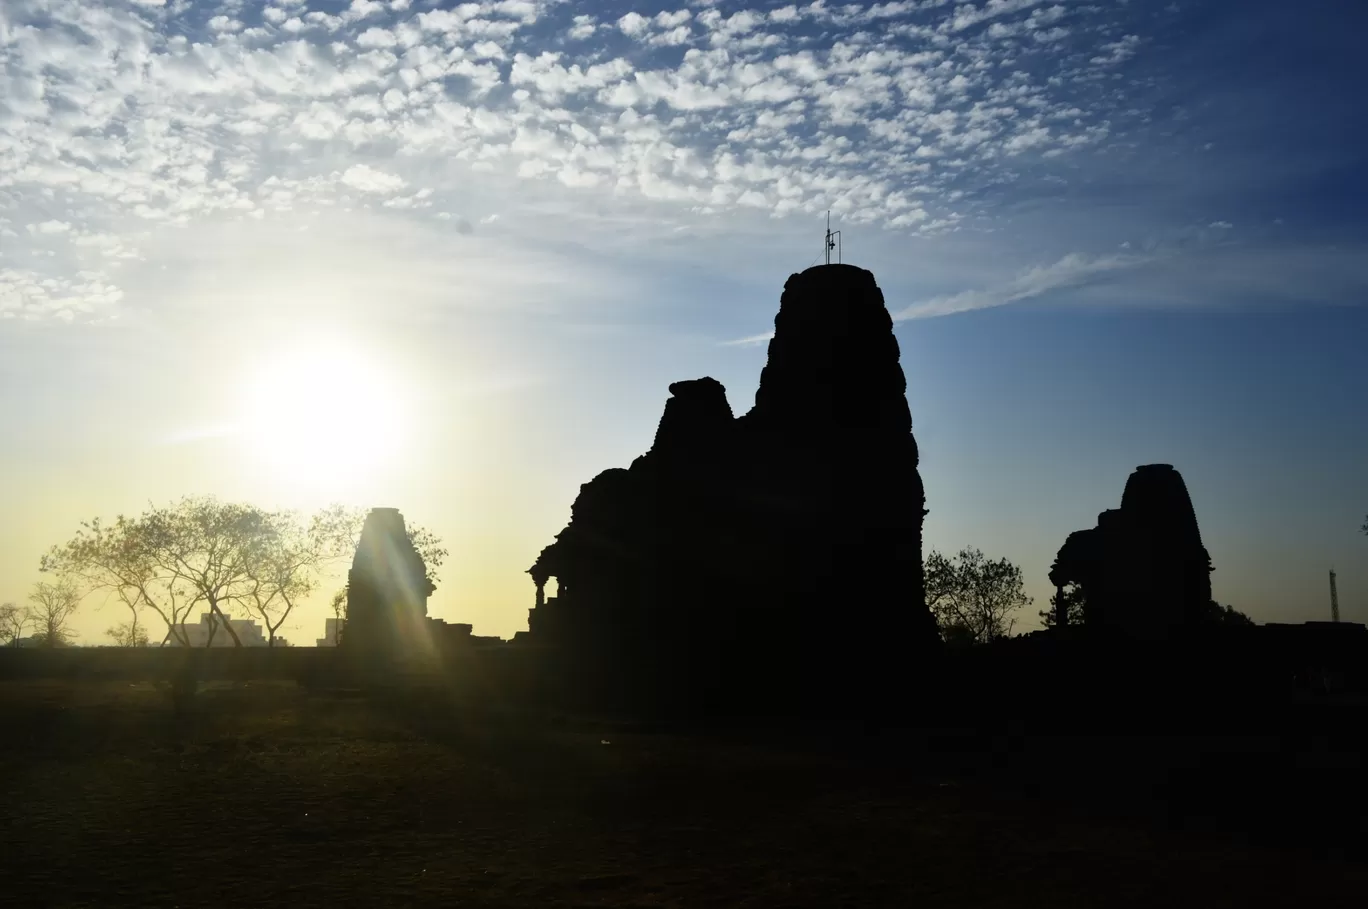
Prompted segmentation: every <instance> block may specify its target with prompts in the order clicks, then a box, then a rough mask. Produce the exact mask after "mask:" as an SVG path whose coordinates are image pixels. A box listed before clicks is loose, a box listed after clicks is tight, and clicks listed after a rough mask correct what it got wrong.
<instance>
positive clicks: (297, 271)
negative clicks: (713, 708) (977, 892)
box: [0, 0, 1368, 643]
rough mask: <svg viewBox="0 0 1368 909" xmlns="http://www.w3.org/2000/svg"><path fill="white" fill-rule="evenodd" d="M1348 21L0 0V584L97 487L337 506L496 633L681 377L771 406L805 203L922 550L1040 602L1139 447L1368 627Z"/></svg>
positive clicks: (1317, 609) (1360, 223)
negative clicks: (875, 323)
mask: <svg viewBox="0 0 1368 909" xmlns="http://www.w3.org/2000/svg"><path fill="white" fill-rule="evenodd" d="M1365 25H1368V11H1360V10H1358V9H1357V8H1356V5H1355V4H1345V3H1339V2H1329V0H1324V2H1320V0H1310V2H1303V3H1299V4H1296V5H1295V6H1290V5H1288V4H1285V3H1272V2H1262V0H1239V2H1233V0H1208V2H1195V0H1179V2H1176V3H1162V2H1140V0H1132V2H1129V3H1125V2H1111V0H1109V2H1094V3H1080V2H1062V0H1061V2H1050V0H1046V2H1033V0H983V2H968V3H949V2H939V0H916V2H898V0H893V2H885V3H878V4H873V5H867V4H829V3H811V4H797V5H795V4H785V3H780V2H771V3H762V2H750V3H725V2H694V3H687V4H680V3H674V2H671V3H668V4H665V5H657V6H648V5H640V4H635V3H621V4H610V3H604V4H595V5H592V6H591V5H587V4H572V3H568V2H541V0H494V2H468V3H460V4H453V3H448V2H423V0H389V2H378V0H346V2H327V0H268V2H265V3H262V2H257V0H253V2H247V0H243V2H236V0H230V2H224V3H211V2H202V3H193V2H188V0H121V2H109V3H101V2H97V0H5V2H4V3H3V4H0V423H3V425H4V428H5V432H4V436H3V438H4V445H3V446H0V476H2V477H3V482H0V514H3V515H4V521H3V522H2V523H0V600H15V601H20V602H22V600H23V598H24V596H25V595H26V594H27V592H28V590H29V589H30V588H31V585H32V584H33V582H34V581H36V580H38V579H39V578H40V576H39V574H38V572H37V567H38V559H39V557H40V556H41V554H42V553H43V552H44V551H45V550H46V549H47V548H48V547H49V546H50V545H52V544H54V543H59V542H62V541H64V540H65V539H67V538H69V537H70V536H71V535H72V534H73V533H74V532H75V531H76V530H77V529H78V528H79V525H80V522H81V521H83V520H87V519H90V518H93V517H96V516H103V517H105V518H106V519H108V518H111V517H113V516H114V515H116V514H118V513H130V514H131V513H137V512H139V511H141V510H142V509H143V508H145V507H146V506H147V504H148V503H156V504H165V503H169V502H171V501H174V500H175V499H177V498H179V497H181V496H183V495H191V494H194V495H199V494H210V495H216V496H219V497H221V498H226V499H239V500H244V501H250V502H253V503H257V504H261V505H264V506H270V507H285V508H299V509H312V508H316V507H319V506H322V505H324V504H327V503H329V502H335V501H336V502H344V503H349V504H354V505H359V506H363V507H372V506H393V507H398V508H400V509H401V510H402V511H403V513H404V514H405V516H406V517H407V518H408V520H409V521H410V522H414V523H417V524H420V525H422V526H424V527H427V528H429V529H431V530H433V531H435V532H436V533H437V534H439V535H440V536H441V537H442V538H443V539H444V540H445V542H446V544H447V546H448V548H449V550H450V551H451V555H450V557H449V558H448V561H447V564H446V565H445V566H444V567H443V569H442V571H441V573H440V580H439V588H438V591H437V593H436V594H435V595H434V597H433V599H432V601H431V604H430V605H431V612H432V614H434V615H436V616H439V617H441V618H445V619H447V620H448V621H457V622H471V623H473V624H474V625H475V630H476V633H479V634H496V635H501V636H504V637H508V636H511V635H512V634H513V633H514V632H516V631H518V630H521V629H523V628H525V627H526V616H527V609H528V608H529V607H530V606H531V605H532V601H533V593H534V591H533V586H532V583H531V580H530V579H529V578H528V576H527V575H526V574H525V573H524V572H525V571H526V569H527V567H528V566H530V565H531V563H532V561H533V560H534V559H535V557H536V555H537V553H538V552H539V551H540V549H541V547H542V546H544V545H545V544H547V543H549V542H550V541H551V540H552V538H553V537H554V534H555V533H557V532H558V531H559V530H560V529H561V528H562V527H563V526H564V524H565V522H566V521H567V519H568V517H569V509H570V505H571V503H572V502H573V500H574V497H575V495H576V493H577V491H578V488H579V485H580V484H581V483H584V482H587V481H588V480H589V479H590V478H592V477H593V476H594V475H595V474H596V473H598V472H599V471H601V470H603V469H606V468H609V467H625V466H627V465H628V464H630V462H631V460H632V459H633V458H634V457H636V456H637V455H639V454H641V453H642V452H644V451H645V450H646V449H647V448H649V446H650V444H651V439H652V437H653V435H654V431H655V426H656V422H657V420H658V419H659V416H660V413H661V410H662V409H663V406H664V402H665V399H666V398H667V397H668V391H667V386H668V385H669V383H670V382H672V381H677V380H680V379H688V378H698V377H701V376H705V375H709V376H713V377H714V378H716V379H718V380H719V381H721V382H722V383H723V384H724V385H725V386H726V387H727V390H728V397H729V399H730V402H731V405H732V408H733V410H734V411H736V412H738V413H742V412H744V411H746V410H747V409H749V407H750V406H751V404H752V403H753V400H754V393H755V388H756V385H757V382H758V379H759V374H760V370H761V368H762V367H763V365H764V361H765V343H764V342H765V340H766V338H767V336H768V332H769V331H770V330H771V329H772V327H773V317H774V313H775V312H776V311H777V308H778V300H779V294H780V291H781V289H782V287H783V284H784V281H785V279H786V278H787V277H788V275H789V274H791V273H793V272H796V271H801V270H802V269H804V268H806V267H808V266H810V265H813V264H816V263H818V262H820V261H821V257H822V246H821V243H822V238H823V229H824V219H825V216H826V212H827V211H828V210H829V211H830V212H831V218H832V224H833V227H834V228H838V229H840V231H841V237H842V250H841V253H842V256H843V259H844V261H846V262H849V263H853V264H857V265H860V266H862V267H865V268H868V269H870V270H871V271H873V272H874V274H875V276H876V278H877V280H878V281H879V283H880V286H881V287H882V289H883V292H884V295H885V298H886V301H887V304H888V308H889V311H890V312H891V313H892V314H893V316H894V319H895V332H896V334H897V337H898V341H899V344H900V346H901V350H902V365H903V369H904V371H905V373H906V374H907V379H908V399H909V402H910V405H911V409H912V415H913V422H914V431H915V433H916V436H917V439H918V442H919V445H920V449H921V458H922V460H921V468H920V469H921V472H922V476H923V479H924V481H925V484H926V488H927V507H928V509H929V510H930V513H929V514H928V515H927V519H926V526H925V541H926V549H927V550H928V551H929V550H931V549H938V550H940V551H942V552H947V553H952V552H955V551H958V550H959V549H960V548H962V547H965V546H977V547H978V548H980V549H982V550H983V551H984V552H985V553H986V554H988V555H989V556H992V557H1005V558H1008V559H1011V560H1012V561H1013V562H1015V563H1017V564H1018V565H1020V566H1021V567H1022V569H1023V571H1024V574H1025V579H1026V586H1027V592H1028V593H1029V594H1031V595H1033V596H1034V597H1035V600H1036V602H1035V604H1034V605H1033V606H1031V607H1029V608H1027V609H1026V610H1023V612H1022V614H1021V615H1020V617H1019V622H1018V626H1017V627H1018V630H1029V629H1030V628H1031V627H1034V626H1035V624H1036V622H1035V614H1036V612H1037V611H1038V610H1039V609H1041V608H1045V605H1046V602H1047V600H1048V597H1049V595H1050V592H1051V591H1050V588H1049V586H1048V581H1047V579H1046V575H1047V572H1048V570H1049V566H1050V562H1051V561H1052V559H1053V557H1054V554H1055V552H1056V550H1057V549H1058V547H1059V545H1060V544H1061V543H1062V542H1063V540H1064V538H1065V537H1066V536H1067V535H1068V533H1069V532H1071V531H1073V530H1078V529H1082V528H1086V527H1091V526H1093V524H1094V522H1095V521H1096V517H1097V514H1098V513H1099V512H1101V511H1102V510H1104V509H1106V508H1113V507H1116V506H1117V505H1118V504H1119V502H1120V497H1121V491H1122V488H1123V487H1124V484H1125V481H1126V478H1127V476H1128V475H1129V473H1130V472H1131V471H1132V470H1133V469H1134V468H1135V467H1136V466H1137V465H1140V464H1145V463H1155V462H1160V463H1171V464H1174V465H1175V466H1177V467H1178V469H1179V470H1180V471H1181V472H1182V474H1183V476H1184V477H1185V479H1186V481H1187V485H1188V488H1189V491H1190V493H1191V495H1192V499H1193V503H1194V506H1195V508H1196V511H1197V515H1198V520H1199V522H1200V525H1201V529H1202V534H1203V539H1204V541H1205V543H1206V545H1207V547H1208V549H1209V550H1210V552H1211V555H1212V559H1213V561H1214V564H1215V568H1216V571H1215V573H1214V575H1213V587H1214V593H1215V596H1216V598H1217V599H1218V600H1219V601H1220V602H1222V603H1229V604H1231V605H1234V606H1235V607H1236V608H1238V609H1241V610H1243V611H1244V612H1246V613H1248V614H1249V615H1250V616H1251V617H1253V618H1255V619H1256V620H1258V621H1304V620H1308V619H1321V618H1327V617H1328V614H1329V590H1328V579H1327V572H1328V570H1329V569H1330V568H1331V567H1333V568H1335V569H1336V570H1337V571H1338V574H1339V590H1340V600H1341V608H1342V612H1343V614H1344V617H1345V618H1346V619H1347V620H1357V621H1368V558H1366V556H1368V537H1365V536H1364V535H1363V534H1362V533H1360V532H1359V526H1360V525H1361V524H1362V523H1363V521H1364V515H1365V513H1368V470H1365V466H1366V465H1368V462H1366V461H1365V453H1368V425H1366V424H1365V421H1364V414H1365V413H1366V412H1368V380H1365V378H1364V374H1363V364H1364V357H1363V352H1364V347H1365V340H1368V307H1365V303H1368V217H1365V214H1364V212H1365V211H1368V173H1366V172H1365V168H1364V164H1365V157H1368V155H1366V154H1365V152H1366V151H1368V96H1365V95H1364V94H1363V93H1362V92H1361V91H1359V90H1358V87H1359V86H1361V85H1363V84H1368V61H1366V59H1365V58H1364V56H1363V55H1362V53H1361V50H1360V47H1359V43H1360V41H1361V36H1362V34H1363V32H1364V26H1365ZM324 615H325V609H324V608H323V606H322V604H321V603H319V604H313V605H310V606H309V607H306V608H305V609H303V610H301V611H300V612H299V613H298V614H297V616H295V617H292V619H291V620H290V621H289V622H288V623H287V624H286V627H285V629H284V633H285V634H286V635H287V636H288V637H290V638H291V639H293V640H295V641H296V642H298V643H311V642H312V641H313V639H314V638H316V637H319V636H321V635H322V626H323V621H322V620H323V617H324ZM122 618H123V617H122V616H121V615H119V613H118V610H117V609H116V608H115V607H114V606H112V605H101V604H100V603H99V602H97V601H91V602H89V603H87V604H86V605H84V606H83V607H82V611H81V613H80V615H79V617H78V619H77V622H76V628H77V630H78V631H79V632H80V633H81V636H82V639H83V640H85V641H86V642H89V643H95V642H98V641H99V640H100V638H101V634H102V632H103V630H104V629H105V628H107V627H109V626H110V625H112V624H114V623H115V622H117V621H120V620H122ZM833 622H834V624H836V625H839V626H841V627H842V628H843V630H846V631H848V632H849V633H854V634H861V633H869V634H872V633H877V628H876V627H872V626H871V623H870V620H869V618H868V616H867V615H866V614H864V613H862V612H861V611H860V610H859V608H858V606H857V605H856V604H833Z"/></svg>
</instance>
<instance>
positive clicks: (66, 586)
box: [28, 578, 81, 647]
mask: <svg viewBox="0 0 1368 909" xmlns="http://www.w3.org/2000/svg"><path fill="white" fill-rule="evenodd" d="M29 602H30V603H32V604H33V605H32V606H30V607H29V609H28V617H29V621H30V622H32V623H33V624H34V626H35V627H36V628H37V634H36V635H35V637H37V638H38V639H39V640H40V642H41V644H42V646H44V647H65V646H67V645H68V644H70V643H71V639H72V637H73V635H72V634H71V632H70V630H68V629H67V622H69V621H70V620H71V616H72V614H74V613H75V612H76V607H78V606H80V605H81V592H80V591H79V590H78V589H77V588H76V585H75V584H74V583H73V582H72V581H71V580H70V579H69V578H61V579H59V580H58V581H57V582H56V583H53V584H49V583H47V582H45V581H39V582H38V583H37V584H34V585H33V593H31V594H29Z"/></svg>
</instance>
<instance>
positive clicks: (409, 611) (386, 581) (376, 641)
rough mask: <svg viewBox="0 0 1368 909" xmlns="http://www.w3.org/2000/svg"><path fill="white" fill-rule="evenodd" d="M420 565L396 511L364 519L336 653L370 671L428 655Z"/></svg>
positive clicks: (426, 588)
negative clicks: (412, 657) (426, 652)
mask: <svg viewBox="0 0 1368 909" xmlns="http://www.w3.org/2000/svg"><path fill="white" fill-rule="evenodd" d="M432 589H433V588H432V584H431V583H430V582H429V581H428V578H427V571H426V568H425V566H424V565H423V559H422V557H421V556H420V555H419V554H418V552H417V550H415V549H414V548H413V543H412V541H411V540H410V539H409V536H408V531H407V529H406V528H405V526H404V516H403V515H401V514H400V513H399V510H398V509H397V508H374V509H371V511H370V513H369V514H368V515H366V521H365V524H364V525H363V526H362V529H361V538H360V541H359V542H358V544H357V547H356V555H355V557H354V558H353V560H352V567H351V571H350V572H349V573H348V575H347V624H346V629H345V631H344V633H343V635H342V641H341V644H340V649H341V650H343V651H345V652H347V653H348V654H349V655H350V656H351V657H353V658H355V659H357V660H358V661H360V662H362V663H364V664H366V665H368V666H370V667H372V668H382V667H387V666H392V665H393V664H395V663H398V662H403V661H404V660H405V659H406V658H408V657H409V656H411V655H412V654H414V653H420V652H423V651H425V650H428V649H430V642H429V641H428V622H427V601H428V597H429V596H431V594H432Z"/></svg>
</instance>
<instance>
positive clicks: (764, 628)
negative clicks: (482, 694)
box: [527, 264, 939, 711]
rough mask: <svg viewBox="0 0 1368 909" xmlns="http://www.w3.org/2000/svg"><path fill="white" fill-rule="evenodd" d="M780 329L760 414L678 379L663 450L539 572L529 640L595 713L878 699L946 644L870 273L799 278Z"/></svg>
mask: <svg viewBox="0 0 1368 909" xmlns="http://www.w3.org/2000/svg"><path fill="white" fill-rule="evenodd" d="M774 326H775V332H774V337H773V339H772V340H771V341H770V343H769V351H768V362H767V364H766V366H765V367H764V370H763V372H762V373H761V376H760V385H759V389H758V391H757V392H756V396H755V406H754V407H752V408H751V409H750V411H749V412H747V413H745V414H744V415H742V416H740V417H735V416H733V413H732V409H731V406H730V404H729V403H728V401H727V396H726V390H725V389H724V388H723V387H722V385H721V384H720V383H719V382H717V381H716V380H714V379H712V378H701V379H695V380H691V381H683V382H676V383H674V384H672V385H671V386H670V388H669V390H670V398H669V399H668V400H667V401H666V403H665V410H664V413H663V414H662V415H661V418H660V423H659V426H658V427H657V429H656V434H655V440H654V442H653V444H652V446H651V448H650V450H649V451H648V452H646V453H645V454H643V455H642V456H640V457H638V458H637V459H636V460H635V461H633V463H632V464H631V466H630V467H629V468H627V469H622V468H613V469H609V470H605V471H603V472H602V473H600V474H599V475H598V476H596V477H594V478H593V479H592V480H590V481H589V482H588V483H585V484H584V485H583V486H582V487H580V492H579V495H578V497H577V498H576V499H575V502H574V504H573V506H572V508H571V517H570V522H569V524H568V525H567V526H566V527H565V529H564V530H562V531H561V532H560V533H559V534H557V536H556V540H555V542H553V543H551V544H550V545H549V546H547V547H546V548H545V549H544V550H542V552H541V554H540V555H539V556H538V558H537V560H536V562H535V563H534V564H533V565H532V567H531V568H530V569H529V574H531V576H532V580H533V582H534V583H535V585H536V603H535V606H534V607H533V608H532V610H531V611H530V613H529V616H528V626H529V632H528V635H527V637H528V639H529V640H531V641H533V642H537V643H540V644H544V645H547V646H548V647H549V648H550V649H551V650H553V651H554V652H555V654H556V656H555V659H556V660H557V665H559V666H560V668H561V671H562V673H563V675H564V678H565V680H566V682H567V684H573V685H574V686H577V687H578V688H579V689H580V690H581V691H583V693H584V694H585V695H586V696H588V697H591V698H593V699H594V700H596V701H598V700H601V699H602V698H604V697H611V696H614V695H618V696H620V695H624V694H629V693H630V694H631V695H633V696H634V697H636V698H637V699H639V700H642V699H644V700H649V701H650V702H652V703H656V704H670V705H674V706H680V707H685V706H687V707H698V708H705V709H709V710H714V711H715V710H719V709H725V708H726V707H727V706H729V705H737V706H741V705H744V704H747V703H750V704H767V705H773V704H775V703H780V702H783V701H790V702H798V701H801V702H803V703H806V704H807V705H809V706H811V705H813V704H815V703H820V702H825V701H828V700H831V699H842V698H849V697H851V696H852V695H858V696H859V697H860V698H861V699H862V700H863V701H866V702H869V701H872V700H877V697H878V695H879V694H880V693H884V694H887V695H888V696H889V697H896V696H897V692H899V691H900V690H902V689H903V688H905V686H907V685H910V684H912V683H913V682H912V680H913V679H915V678H916V676H917V670H918V668H919V664H924V663H925V661H926V660H927V659H929V658H930V657H931V656H932V655H933V654H934V653H935V651H936V649H937V647H938V645H939V635H938V633H937V631H936V627H935V623H934V620H933V619H932V617H931V615H930V613H929V612H928V610H927V609H926V606H925V602H924V596H923V578H922V539H921V534H922V521H923V518H924V515H925V513H926V511H925V495H924V492H923V488H922V482H921V477H920V475H919V474H918V471H917V460H918V454H917V443H916V440H915V438H914V437H913V435H912V416H911V413H910V411H909V408H908V404H907V398H906V394H905V393H906V387H907V385H906V379H905V377H904V375H903V371H902V367H901V366H900V365H899V350H898V342H897V339H896V338H895V337H894V335H893V322H892V319H891V317H890V316H889V313H888V310H887V309H886V308H885V306H884V299H883V294H882V293H881V292H880V290H879V287H878V285H877V284H876V283H875V280H874V275H873V274H871V273H870V272H868V271H866V270H864V269H860V268H856V267H853V266H850V265H839V264H838V265H822V266H817V267H814V268H810V269H808V270H807V271H804V272H802V273H801V274H796V275H792V276H791V277H790V278H789V279H788V282H787V283H786V284H785V286H784V292H783V295H782V297H781V300H780V306H779V313H778V315H777V316H776V317H775V320H774ZM553 578H554V579H555V581H556V584H557V590H556V593H555V595H554V596H546V587H547V585H548V582H549V581H550V580H551V579H553ZM870 629H875V631H873V633H872V634H871V632H870ZM857 636H858V637H859V639H860V640H859V642H858V644H857V643H856V637H857ZM895 667H896V668H895Z"/></svg>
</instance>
